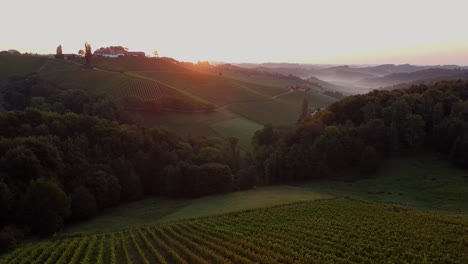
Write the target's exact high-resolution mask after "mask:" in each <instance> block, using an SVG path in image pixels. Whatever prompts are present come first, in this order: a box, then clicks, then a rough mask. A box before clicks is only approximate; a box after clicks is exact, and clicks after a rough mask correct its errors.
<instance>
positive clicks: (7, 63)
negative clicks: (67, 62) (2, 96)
mask: <svg viewBox="0 0 468 264" xmlns="http://www.w3.org/2000/svg"><path fill="white" fill-rule="evenodd" d="M46 59H47V58H46V57H44V56H29V55H0V86H2V85H4V84H5V82H6V81H7V80H8V77H11V76H14V75H24V74H28V73H30V72H35V71H39V70H40V68H41V66H42V65H43V64H44V62H45V61H46Z"/></svg>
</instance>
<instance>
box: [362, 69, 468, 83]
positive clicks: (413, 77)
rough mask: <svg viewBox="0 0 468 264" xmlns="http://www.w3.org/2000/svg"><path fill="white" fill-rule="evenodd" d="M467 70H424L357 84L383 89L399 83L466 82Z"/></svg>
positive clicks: (391, 75)
mask: <svg viewBox="0 0 468 264" xmlns="http://www.w3.org/2000/svg"><path fill="white" fill-rule="evenodd" d="M466 79H468V70H464V69H439V68H434V69H425V70H420V71H415V72H409V73H392V74H389V75H386V76H383V77H377V78H367V79H363V80H360V81H359V82H358V83H359V84H360V85H363V86H368V87H375V88H377V87H385V86H392V85H397V84H401V83H423V82H427V83H432V82H436V81H442V80H466Z"/></svg>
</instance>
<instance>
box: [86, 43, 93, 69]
mask: <svg viewBox="0 0 468 264" xmlns="http://www.w3.org/2000/svg"><path fill="white" fill-rule="evenodd" d="M92 57H93V54H92V52H91V45H90V44H89V43H88V42H85V65H84V66H85V68H88V69H92V68H93V66H91V59H92Z"/></svg>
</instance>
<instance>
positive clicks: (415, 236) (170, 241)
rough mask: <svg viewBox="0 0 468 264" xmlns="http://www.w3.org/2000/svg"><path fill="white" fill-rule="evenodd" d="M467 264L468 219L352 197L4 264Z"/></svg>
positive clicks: (129, 235) (172, 227)
mask: <svg viewBox="0 0 468 264" xmlns="http://www.w3.org/2000/svg"><path fill="white" fill-rule="evenodd" d="M383 262H385V263H468V219H467V218H466V217H455V216H447V215H445V216H444V215H436V214H429V213H417V212H415V211H411V210H408V209H405V208H401V207H396V206H391V205H382V204H377V203H370V202H364V201H356V200H351V199H333V200H321V201H315V202H305V203H298V204H293V205H286V206H278V207H274V208H267V209H257V210H250V211H244V212H238V213H230V214H224V215H219V216H214V217H208V218H199V219H192V220H185V221H179V222H175V223H169V224H164V225H159V226H155V227H148V228H141V229H133V230H125V231H121V232H114V233H105V234H95V235H89V236H85V235H75V236H68V237H62V238H56V239H52V240H48V241H45V242H40V243H34V244H30V245H25V246H23V247H21V248H19V249H17V250H15V251H13V252H11V253H10V254H8V255H5V256H4V257H3V258H2V259H1V261H0V263H70V264H74V263H127V264H130V263H134V264H137V263H144V264H146V263H383Z"/></svg>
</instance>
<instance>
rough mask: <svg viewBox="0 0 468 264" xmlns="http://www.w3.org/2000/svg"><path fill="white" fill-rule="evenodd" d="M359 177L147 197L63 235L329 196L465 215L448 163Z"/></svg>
mask: <svg viewBox="0 0 468 264" xmlns="http://www.w3.org/2000/svg"><path fill="white" fill-rule="evenodd" d="M358 173H359V172H356V171H348V172H345V173H343V174H342V175H340V176H339V178H336V179H334V180H322V181H315V182H301V183H297V184H291V185H276V186H268V187H259V188H256V189H253V190H248V191H240V192H234V193H229V194H223V195H212V196H206V197H202V198H197V199H177V200H174V199H168V198H162V197H152V198H147V199H144V200H141V201H137V202H133V203H129V204H126V205H123V206H119V207H116V208H113V209H109V210H108V211H106V212H104V213H102V214H101V215H99V216H98V217H96V218H93V219H91V220H89V221H85V222H82V223H79V224H76V225H72V226H70V227H69V228H67V229H66V230H65V233H81V232H85V233H93V232H99V230H101V231H115V230H120V229H122V228H129V227H132V228H134V227H141V226H148V225H153V224H158V223H162V222H167V221H173V220H180V219H187V218H194V217H201V216H209V215H215V214H219V213H228V212H233V211H239V210H246V209H253V208H262V207H269V206H274V205H280V204H285V203H293V202H300V201H313V200H317V199H330V198H333V197H337V198H345V197H352V198H356V199H362V200H368V201H374V202H381V203H387V204H392V205H398V206H405V207H409V208H414V209H416V210H418V211H425V212H434V211H435V212H440V213H449V214H460V215H465V216H466V215H467V214H468V204H467V203H466V201H468V178H467V176H466V172H465V171H463V170H462V169H459V168H456V167H454V166H453V165H451V164H450V163H448V162H447V161H443V160H439V159H437V158H433V157H428V156H411V157H403V158H395V159H391V160H388V161H386V162H384V163H383V164H382V167H381V170H380V172H379V173H378V174H377V175H376V176H375V177H370V178H367V179H359V180H356V175H357V174H358Z"/></svg>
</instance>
